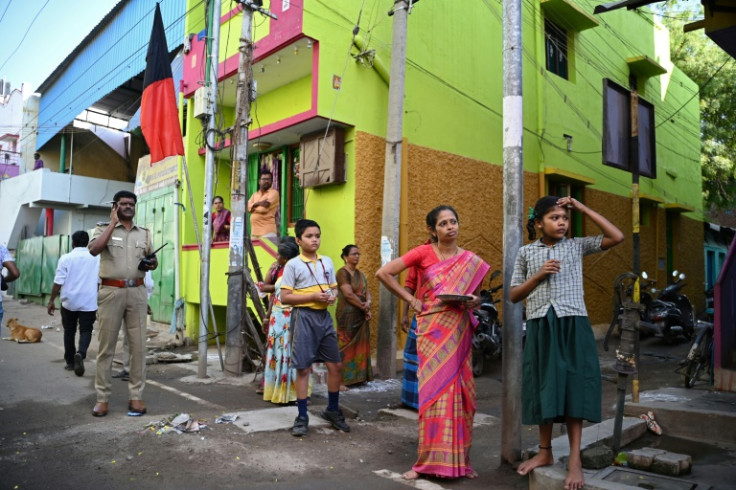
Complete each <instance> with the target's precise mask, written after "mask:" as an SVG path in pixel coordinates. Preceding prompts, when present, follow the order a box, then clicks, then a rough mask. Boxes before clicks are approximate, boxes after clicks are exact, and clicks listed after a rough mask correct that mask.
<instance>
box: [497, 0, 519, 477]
mask: <svg viewBox="0 0 736 490" xmlns="http://www.w3.org/2000/svg"><path fill="white" fill-rule="evenodd" d="M521 61H522V37H521V0H506V1H504V2H503V283H504V288H503V324H504V325H506V328H504V331H503V352H504V355H503V357H502V361H501V362H502V368H503V401H502V406H501V419H502V421H503V428H502V430H501V459H502V461H506V462H507V463H514V462H515V461H518V460H519V459H520V458H521V419H520V413H521V355H522V348H521V339H522V330H521V324H522V321H523V319H522V315H521V304H520V303H519V304H513V303H512V302H511V300H509V289H510V288H509V285H510V284H511V276H512V275H513V272H514V262H515V260H516V253H517V251H518V250H519V248H520V247H521V245H522V244H523V241H522V231H523V220H524V154H523V146H522V139H523V138H522V137H523V134H524V112H523V109H524V106H523V102H522V101H523V99H522V64H521Z"/></svg>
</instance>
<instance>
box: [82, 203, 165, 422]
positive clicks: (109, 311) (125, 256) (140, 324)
mask: <svg viewBox="0 0 736 490" xmlns="http://www.w3.org/2000/svg"><path fill="white" fill-rule="evenodd" d="M136 201H137V198H136V195H135V194H133V193H132V192H130V191H119V192H118V193H116V194H115V196H114V197H113V205H112V210H111V212H110V222H109V223H98V224H97V228H95V231H94V233H93V235H92V240H91V241H90V242H89V251H90V253H91V254H92V255H99V256H100V290H99V293H98V295H97V306H98V315H99V328H100V334H99V340H100V347H99V350H98V354H97V376H96V378H95V389H96V390H97V404H96V405H95V407H94V409H93V410H92V415H94V416H95V417H104V416H105V415H107V403H108V400H109V398H110V393H111V392H112V359H113V356H114V355H115V344H116V343H117V340H118V333H119V332H120V325H121V322H122V321H123V319H124V320H125V334H126V335H127V337H128V345H129V347H130V381H129V382H128V392H129V395H130V396H129V402H128V415H143V414H144V413H146V406H145V405H144V404H143V400H142V395H143V387H144V385H145V381H146V372H145V368H146V359H145V348H146V304H147V298H146V288H145V287H144V286H143V277H144V275H145V273H146V272H145V270H153V269H155V268H156V267H157V266H158V261H157V260H156V258H155V257H154V258H153V259H152V261H151V262H150V263H148V264H147V265H144V267H143V268H144V269H145V270H139V269H138V265H139V263H141V259H143V258H145V257H146V255H149V254H150V253H151V251H152V248H153V247H152V244H151V234H150V232H149V231H148V230H147V229H146V228H143V227H141V226H138V225H136V224H135V223H133V218H134V217H135V205H136Z"/></svg>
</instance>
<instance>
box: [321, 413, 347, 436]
mask: <svg viewBox="0 0 736 490" xmlns="http://www.w3.org/2000/svg"><path fill="white" fill-rule="evenodd" d="M319 415H320V417H322V418H323V419H325V420H326V421H328V422H329V423H331V424H332V427H334V428H335V429H337V430H341V431H343V432H350V426H349V425H348V424H347V423H345V416H344V415H343V414H342V410H339V409H338V411H337V412H333V411H332V410H322V411H321V412H320V413H319Z"/></svg>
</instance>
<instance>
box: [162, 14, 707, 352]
mask: <svg viewBox="0 0 736 490" xmlns="http://www.w3.org/2000/svg"><path fill="white" fill-rule="evenodd" d="M198 3H199V2H196V1H194V0H191V1H190V2H189V14H188V18H187V27H186V32H187V33H189V34H190V44H191V46H190V48H189V50H188V52H187V54H186V57H185V61H184V80H183V82H182V83H183V85H182V92H183V94H184V99H183V111H182V127H183V129H184V138H185V149H186V162H187V168H188V171H189V174H190V179H191V182H192V194H193V196H192V197H193V201H194V203H196V205H197V206H201V203H202V202H203V187H204V186H203V181H204V147H203V141H204V138H203V129H202V124H201V122H200V120H199V119H198V118H197V117H198V116H199V115H200V114H201V112H202V111H203V109H202V106H201V104H200V103H199V99H200V96H201V92H197V89H199V88H200V87H201V86H202V81H203V80H204V73H205V67H204V65H203V63H204V61H205V60H206V55H205V43H204V31H203V30H204V28H205V21H204V9H203V8H199V7H197V8H194V7H195V5H197V4H198ZM595 4H596V3H595V2H592V1H583V0H542V1H535V0H531V1H529V2H524V3H523V23H522V24H523V25H522V29H523V122H524V134H523V149H524V171H525V175H524V203H525V205H526V206H530V205H533V203H534V202H535V201H536V200H537V199H538V198H539V197H541V196H543V195H545V194H548V193H549V194H557V195H561V194H568V193H570V194H572V195H573V196H575V197H577V198H578V199H580V200H582V201H583V202H585V203H586V204H588V205H589V206H590V207H592V208H593V209H595V210H597V211H599V212H601V213H602V214H603V215H604V216H606V217H608V218H609V219H611V220H612V221H613V222H614V223H615V224H617V225H618V226H619V228H621V229H622V230H623V231H624V232H625V233H626V235H627V242H625V244H624V245H622V246H620V247H617V248H615V249H613V250H611V251H609V252H606V253H604V254H599V255H596V256H593V257H591V258H589V259H586V264H585V266H586V267H585V291H586V300H587V303H588V309H589V312H590V316H591V321H592V322H593V323H594V324H596V323H608V322H609V321H610V304H611V299H610V298H611V294H612V285H613V280H614V278H615V277H616V276H617V275H618V274H620V273H621V272H623V271H626V270H630V269H631V267H632V247H631V240H630V237H631V233H632V228H633V224H632V223H633V222H632V216H633V214H634V213H633V210H632V204H631V202H632V200H631V193H632V185H631V180H632V177H631V174H630V173H628V172H626V171H623V170H621V169H619V168H615V167H614V166H609V165H604V163H603V162H604V159H608V160H609V161H613V163H614V164H615V163H616V156H617V155H618V157H620V156H621V152H622V147H621V146H620V145H619V143H618V141H617V140H615V139H612V138H611V136H610V135H615V134H621V133H622V131H623V132H624V133H625V131H626V130H627V125H626V121H627V120H628V119H627V118H628V116H627V115H626V110H627V107H628V105H627V104H625V103H622V100H624V99H621V98H620V97H619V98H618V99H616V98H615V97H614V95H616V94H617V93H618V94H619V95H621V94H624V95H623V96H624V97H625V100H628V97H629V90H630V88H631V87H633V86H635V87H636V89H637V93H638V96H639V98H640V107H641V109H640V121H642V123H643V124H644V126H645V127H644V128H643V134H644V135H653V138H652V139H647V138H645V137H642V138H641V140H642V141H645V142H649V144H642V150H641V151H643V153H640V154H641V155H643V161H644V162H645V163H646V165H645V166H644V167H643V176H642V177H641V179H640V190H639V192H640V197H641V203H640V207H639V210H638V212H639V215H640V220H641V226H640V236H641V267H642V269H644V270H646V271H647V272H648V273H649V275H650V276H653V277H655V278H657V279H658V281H659V284H660V286H661V285H664V284H665V283H666V281H667V277H668V276H669V271H670V270H671V269H678V270H680V271H682V272H685V273H686V274H687V275H688V276H689V284H690V285H691V289H690V290H689V291H687V293H688V294H689V295H690V296H691V297H692V298H693V300H694V302H695V304H696V309H698V310H700V309H702V308H703V292H702V290H703V288H702V287H700V285H701V284H702V283H703V279H704V273H703V268H704V266H703V264H704V259H703V225H702V222H703V217H702V197H701V196H702V194H701V177H700V163H699V161H700V158H699V155H700V137H699V105H698V102H699V100H698V87H697V86H696V84H695V83H693V82H692V81H691V80H690V79H688V78H687V77H686V76H685V75H683V73H682V72H680V71H679V70H678V69H677V68H676V67H674V66H673V65H672V63H671V62H670V58H669V40H668V32H667V31H666V29H665V28H663V27H662V26H661V25H659V24H658V23H657V22H656V21H655V20H654V19H653V18H652V16H651V14H649V13H648V12H647V11H646V10H637V11H616V12H611V13H608V14H606V15H605V16H593V15H592V11H593V8H594V6H595ZM222 5H223V12H222V17H221V19H220V22H221V27H220V36H221V37H220V45H219V52H220V64H219V76H220V80H221V82H220V84H219V87H218V100H219V104H218V115H217V117H218V127H219V128H222V130H223V131H222V132H221V133H220V134H219V137H218V140H221V141H222V142H223V146H224V149H223V150H221V151H219V152H218V153H217V156H216V161H215V190H214V194H213V195H222V196H223V197H224V200H225V207H227V208H229V202H230V185H231V182H230V174H231V157H230V151H229V142H230V135H229V134H227V132H226V131H224V130H225V129H226V128H229V127H231V126H232V125H233V123H234V121H233V119H234V112H235V110H234V108H235V98H236V90H235V89H236V85H237V84H236V82H237V66H238V57H239V54H238V50H237V47H238V43H239V37H240V28H241V21H242V14H241V13H240V11H239V9H238V8H236V9H235V10H232V11H229V10H227V8H229V6H231V3H230V2H223V4H222ZM392 6H393V1H388V0H366V1H365V2H363V1H357V0H342V1H340V2H327V1H324V0H303V1H299V2H295V1H290V0H279V1H272V2H270V3H269V2H268V1H266V2H264V7H266V8H269V9H270V10H271V11H272V12H273V13H275V14H276V15H277V16H278V20H272V19H269V18H266V17H264V16H261V15H260V14H256V15H255V16H254V26H255V27H254V40H255V41H256V43H255V49H254V64H253V70H252V71H253V77H254V79H255V81H256V90H257V98H256V100H255V101H254V103H253V104H252V108H251V109H252V110H251V119H252V124H251V125H250V132H249V145H248V148H249V150H248V152H249V159H250V161H249V191H250V192H252V191H254V190H255V181H256V178H257V172H258V168H259V167H266V168H268V169H270V170H271V172H272V174H273V175H274V177H275V179H274V181H275V182H276V183H277V186H278V190H279V192H280V194H281V208H280V217H279V220H280V231H281V233H282V234H283V233H288V232H289V230H290V228H291V227H292V225H293V222H294V221H295V220H296V219H298V218H299V217H302V216H306V217H309V218H311V219H315V220H316V221H318V222H319V223H320V225H321V226H322V230H323V245H322V249H321V251H322V252H324V253H325V254H327V255H329V256H331V257H332V258H333V259H334V260H335V261H336V264H339V250H340V249H341V248H342V247H343V246H344V245H346V244H348V243H356V244H358V245H359V246H360V247H361V250H362V260H361V263H360V266H359V267H360V268H361V269H362V270H364V271H365V272H366V275H367V276H368V277H369V281H370V287H371V292H372V294H373V296H374V297H376V298H377V297H378V283H377V281H376V280H371V278H372V277H373V272H374V271H375V270H376V269H377V268H378V267H379V265H380V250H379V247H380V234H381V209H382V196H383V167H384V158H385V134H386V125H387V122H386V117H387V105H388V85H389V83H390V80H389V76H388V73H389V66H390V63H391V43H392V22H393V20H392V17H390V16H388V15H387V12H388V10H389V9H390V8H391V7H392ZM502 22H503V21H502V5H501V2H499V1H491V0H482V1H481V0H479V1H473V2H427V1H425V2H421V3H418V4H417V5H415V6H414V7H413V9H412V10H411V13H410V15H409V20H408V34H407V63H406V88H405V100H404V120H403V133H404V138H405V144H404V146H403V148H404V155H403V161H404V165H403V177H402V183H401V184H402V185H401V187H402V197H401V210H402V211H401V214H400V216H397V217H396V219H397V220H399V223H400V230H401V244H400V248H401V251H402V252H403V251H406V250H407V249H409V248H410V247H413V246H415V245H418V244H420V243H422V242H423V241H424V240H425V239H426V236H427V232H426V228H425V226H424V216H425V214H426V213H427V211H429V210H430V209H431V208H433V207H434V206H436V205H438V204H450V205H452V206H454V207H455V208H456V209H457V210H458V212H459V214H460V218H461V237H460V238H461V240H460V241H461V245H462V246H464V247H466V248H469V249H471V250H474V251H476V252H477V253H479V254H480V255H481V256H482V257H483V258H484V259H485V260H486V261H487V262H488V263H490V264H491V265H492V267H494V268H501V264H502V261H501V258H502V249H503V237H502V229H503V214H502V201H503V192H502V189H503V183H502V164H503V130H502V127H503V100H502V86H503V52H502V46H503V42H502ZM617 90H618V92H617ZM609 91H612V92H610V93H611V94H612V95H609V96H607V95H606V94H607V93H609ZM604 100H608V101H609V102H608V104H607V105H606V107H607V109H606V110H605V111H604ZM604 113H605V114H606V115H608V116H611V117H612V119H609V122H608V123H604ZM640 126H641V125H640ZM617 131H618V133H617ZM604 141H606V145H605V147H606V152H605V154H606V156H607V157H606V158H604V151H603V149H604ZM317 156H319V158H317ZM655 156H656V158H655ZM618 163H619V164H620V161H619V162H618ZM180 171H181V170H180ZM182 175H183V174H182ZM182 180H183V177H182ZM177 192H179V191H177ZM180 192H181V195H178V196H176V198H177V199H178V202H182V203H189V196H188V192H189V191H188V189H187V188H186V186H183V187H182V190H181V191H180ZM191 211H192V210H191V209H189V210H188V212H187V213H184V216H183V217H182V218H181V225H180V239H181V244H182V252H181V264H182V266H181V277H182V281H181V284H182V291H181V293H182V296H183V298H184V299H185V301H186V304H187V316H186V318H187V330H188V333H189V334H190V336H196V330H197V328H198V318H199V313H200V312H199V309H198V303H199V256H198V253H197V250H196V237H195V232H194V228H193V224H192V219H191V217H190V216H189V214H190V212H191ZM194 212H195V213H196V215H197V216H198V217H199V216H201V212H202V209H201V207H200V208H199V209H195V210H194ZM573 233H574V234H575V235H581V234H597V233H598V230H597V228H596V227H595V226H594V225H593V224H592V223H590V222H588V221H587V220H583V219H581V218H579V217H578V218H575V226H574V227H573ZM256 249H257V253H258V257H259V264H260V266H261V267H262V269H263V270H264V271H265V269H266V268H267V267H268V266H269V265H270V264H271V262H272V261H273V260H274V256H275V255H274V254H275V251H274V249H275V247H274V246H272V245H270V244H268V243H260V242H258V243H256ZM227 260H228V250H227V244H225V243H223V244H215V245H214V246H213V250H212V258H211V273H210V277H211V284H210V292H211V294H212V299H213V303H214V305H215V312H216V317H217V318H218V324H219V325H223V326H224V323H225V322H224V312H225V305H226V297H227V283H226V277H225V275H224V273H225V271H226V269H227ZM377 307H378V305H377V302H375V308H376V311H375V312H374V318H377V316H378V315H377ZM373 328H374V329H375V328H376V326H374V327H373ZM374 333H375V330H374ZM373 338H374V339H375V335H374V336H373Z"/></svg>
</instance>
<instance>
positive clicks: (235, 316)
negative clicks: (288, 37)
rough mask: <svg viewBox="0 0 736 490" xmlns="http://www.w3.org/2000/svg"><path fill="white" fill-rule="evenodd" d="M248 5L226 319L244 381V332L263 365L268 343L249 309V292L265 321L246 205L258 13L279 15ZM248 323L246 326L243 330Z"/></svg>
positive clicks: (230, 353) (235, 365) (230, 349)
mask: <svg viewBox="0 0 736 490" xmlns="http://www.w3.org/2000/svg"><path fill="white" fill-rule="evenodd" d="M239 3H240V4H241V5H242V6H243V23H242V27H241V34H240V47H239V48H238V49H239V51H240V61H239V65H238V85H237V98H236V102H235V126H234V127H233V145H232V146H233V148H232V152H233V158H232V174H231V185H230V208H231V209H230V211H231V213H232V225H231V227H230V255H229V260H228V273H227V316H226V332H227V333H226V336H225V373H226V374H228V375H231V376H239V375H240V374H241V373H242V370H243V358H244V357H246V358H248V359H250V355H249V354H247V353H245V352H244V349H246V348H247V346H245V345H244V343H243V335H242V329H243V328H246V335H247V336H249V337H250V338H251V339H252V340H253V343H254V344H255V346H256V349H257V350H258V352H259V354H260V356H261V359H262V360H263V355H264V350H263V343H262V342H261V339H260V337H259V334H258V330H257V328H256V327H255V325H254V323H253V320H252V318H251V317H250V315H249V314H248V309H247V307H246V293H247V294H249V295H250V297H251V300H252V302H253V305H254V306H255V308H256V311H257V313H258V314H259V315H260V317H261V318H263V317H264V316H265V311H264V309H263V304H262V303H261V301H260V298H259V296H258V292H257V290H256V287H255V284H254V283H253V279H252V278H251V274H250V269H249V268H248V255H247V254H249V253H250V252H251V250H252V247H253V246H252V244H251V241H250V237H249V236H248V235H247V234H246V233H245V228H246V226H245V218H246V214H245V207H246V206H245V205H246V202H247V192H248V127H249V126H250V103H251V102H252V101H253V100H255V90H254V84H253V73H252V70H253V40H252V38H251V31H252V26H253V12H254V11H258V12H260V13H262V14H263V15H267V16H269V17H271V18H273V19H276V16H275V15H273V14H272V13H270V12H269V11H267V10H265V9H263V8H262V5H263V3H262V2H261V1H260V0H255V1H251V0H245V1H240V2H239ZM244 324H245V325H244Z"/></svg>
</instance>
